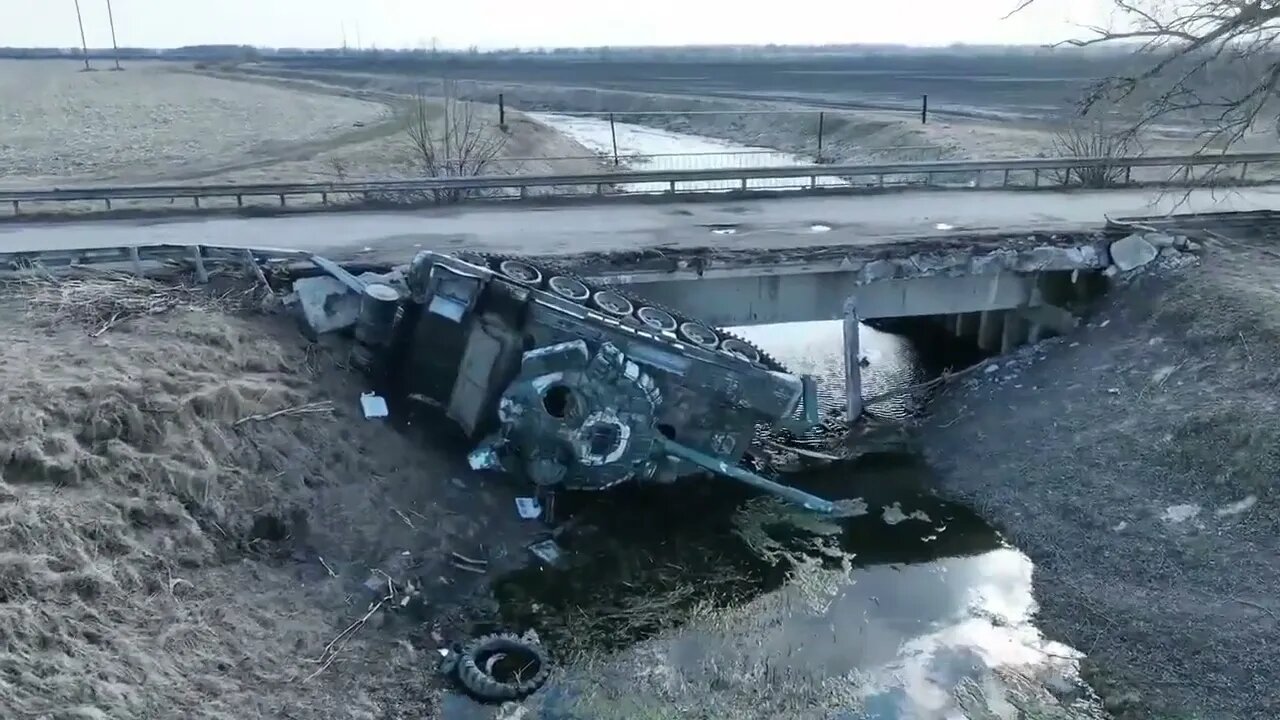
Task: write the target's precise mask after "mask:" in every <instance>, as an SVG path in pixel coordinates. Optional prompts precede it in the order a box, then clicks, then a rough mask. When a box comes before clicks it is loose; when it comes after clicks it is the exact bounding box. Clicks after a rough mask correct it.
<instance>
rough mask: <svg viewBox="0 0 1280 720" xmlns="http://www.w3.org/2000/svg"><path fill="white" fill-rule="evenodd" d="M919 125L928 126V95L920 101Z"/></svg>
mask: <svg viewBox="0 0 1280 720" xmlns="http://www.w3.org/2000/svg"><path fill="white" fill-rule="evenodd" d="M920 124H921V125H928V124H929V95H928V94H925V96H924V97H923V98H922V99H921V100H920Z"/></svg>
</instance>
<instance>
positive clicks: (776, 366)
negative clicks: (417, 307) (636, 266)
mask: <svg viewBox="0 0 1280 720" xmlns="http://www.w3.org/2000/svg"><path fill="white" fill-rule="evenodd" d="M466 256H474V257H480V258H484V260H485V261H486V263H487V267H488V268H489V269H490V270H492V271H493V272H495V273H497V274H499V275H502V271H501V270H498V266H499V265H500V264H502V262H503V261H504V260H518V261H520V262H522V263H525V264H526V265H531V266H533V267H535V268H537V269H538V271H539V272H541V273H542V276H543V278H544V284H545V280H550V279H551V277H552V276H555V275H561V276H564V277H569V278H573V279H574V280H577V281H578V282H580V283H582V284H583V285H586V286H587V289H588V290H589V291H590V292H591V295H593V296H594V295H595V294H596V293H597V292H599V291H601V290H609V291H612V292H615V293H617V294H619V295H621V296H623V297H625V298H626V299H628V300H630V301H631V304H632V305H635V306H636V308H640V307H643V306H646V305H647V306H649V307H652V308H657V309H659V310H662V311H664V312H667V313H669V314H670V315H671V317H673V318H675V319H676V326H677V327H678V326H680V325H682V324H684V323H686V322H692V323H697V324H699V325H703V326H705V327H708V328H711V329H712V330H714V331H715V332H716V334H717V335H719V336H720V341H721V343H723V342H724V340H726V339H728V338H732V339H734V340H737V341H738V342H741V343H743V344H745V345H748V346H750V347H751V348H752V349H754V350H755V351H756V352H757V353H759V354H760V362H759V363H752V364H758V365H759V366H760V367H763V368H764V369H766V370H773V371H776V372H784V373H785V372H790V371H788V370H787V368H786V366H785V365H783V364H782V363H781V362H779V361H778V360H777V359H776V358H774V357H773V356H772V355H770V354H769V353H767V352H765V351H764V348H762V347H760V346H759V345H756V344H755V343H753V342H751V341H749V340H747V339H746V338H744V337H742V336H740V335H736V334H734V333H731V332H729V331H728V330H725V329H724V328H721V327H716V326H715V325H712V324H711V323H706V322H703V321H702V320H699V319H698V318H695V317H690V316H689V315H688V314H687V313H683V312H680V311H679V310H676V309H675V308H672V307H668V306H666V305H663V304H662V303H659V302H654V301H653V300H650V299H649V298H646V297H644V296H643V295H637V294H635V293H633V292H631V291H630V290H629V289H628V288H627V286H626V285H604V284H601V283H598V282H593V281H591V280H589V279H587V278H584V277H582V276H581V275H578V274H577V273H576V272H574V271H572V270H570V269H569V268H567V267H564V266H562V265H558V264H554V263H547V264H544V263H539V262H532V261H530V260H529V259H528V258H525V257H520V256H517V255H499V254H494V253H482V252H476V251H474V250H467V251H464V252H462V253H458V254H456V255H455V257H458V259H460V260H462V261H463V262H467V257H466ZM503 277H506V276H505V275H503ZM545 291H546V292H554V291H552V290H545ZM563 299H565V300H568V298H563ZM570 302H573V301H570ZM582 304H583V306H584V307H586V308H587V309H589V310H591V311H592V312H596V313H600V312H601V311H600V310H597V309H596V308H593V307H591V306H590V305H587V304H586V303H582ZM604 314H607V313H604ZM632 319H633V320H636V318H635V317H634V313H633V317H632ZM637 322H639V321H638V320H637ZM646 330H648V331H649V332H657V331H654V330H652V329H651V328H647V327H646ZM676 342H679V343H681V344H682V345H691V344H692V343H690V342H688V341H687V340H681V339H679V338H678V337H677V338H676ZM715 352H719V353H722V354H724V355H727V356H729V357H735V358H737V357H738V356H736V355H732V354H730V353H726V352H724V351H723V350H720V349H719V348H717V349H716V350H715ZM738 359H739V360H742V362H749V361H747V360H743V359H742V358H738Z"/></svg>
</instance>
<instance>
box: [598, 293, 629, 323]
mask: <svg viewBox="0 0 1280 720" xmlns="http://www.w3.org/2000/svg"><path fill="white" fill-rule="evenodd" d="M591 301H592V303H593V304H594V305H595V306H596V307H597V308H598V309H600V310H602V311H604V312H606V313H608V314H610V315H614V316H616V317H620V318H624V317H627V316H629V315H630V314H631V312H632V311H633V310H635V306H634V305H632V304H631V301H630V300H628V299H626V298H625V297H623V296H622V295H619V294H618V293H616V292H614V291H612V290H601V291H600V292H598V293H596V294H595V295H594V296H593V297H592V298H591Z"/></svg>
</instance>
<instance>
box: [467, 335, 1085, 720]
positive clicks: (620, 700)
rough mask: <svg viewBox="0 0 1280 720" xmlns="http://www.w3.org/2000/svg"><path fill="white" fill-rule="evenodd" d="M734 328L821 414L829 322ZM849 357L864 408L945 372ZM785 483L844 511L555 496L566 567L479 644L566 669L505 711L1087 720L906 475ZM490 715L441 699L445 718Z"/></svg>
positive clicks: (830, 375)
mask: <svg viewBox="0 0 1280 720" xmlns="http://www.w3.org/2000/svg"><path fill="white" fill-rule="evenodd" d="M737 331H738V332H739V333H741V334H743V335H744V336H747V337H748V338H749V339H751V340H753V341H755V342H757V343H758V344H760V345H761V346H762V347H763V348H765V349H766V350H768V351H769V352H771V353H773V354H774V355H775V356H777V357H778V358H779V359H780V360H782V361H783V362H784V363H785V364H787V365H788V366H790V367H791V369H793V370H794V371H797V372H808V373H812V374H814V375H816V376H818V377H819V378H820V380H822V381H824V382H823V386H824V391H823V397H824V399H825V401H826V404H828V405H831V406H835V407H839V406H841V405H842V404H843V368H842V359H841V332H842V327H841V324H840V323H806V324H797V325H790V326H775V327H755V328H739V329H737ZM860 342H861V348H862V352H863V353H864V355H865V356H866V358H867V360H868V361H869V362H868V365H867V366H866V367H865V368H864V375H863V378H864V379H863V382H864V392H865V394H867V395H874V394H880V393H883V392H886V391H888V390H891V389H900V388H902V387H905V386H907V385H912V384H914V383H917V382H919V381H920V380H922V379H925V378H927V377H929V376H931V374H932V373H936V372H937V369H938V368H937V366H938V365H939V364H940V363H942V364H945V363H947V362H949V360H948V358H946V357H938V356H936V355H937V354H936V353H934V352H932V351H930V352H928V353H924V354H922V353H920V352H918V351H917V350H916V347H919V345H914V344H913V343H912V342H910V341H908V340H906V339H904V338H902V337H900V336H897V335H892V334H888V333H884V332H881V331H878V330H876V329H874V328H870V327H865V326H864V327H862V328H861V330H860ZM905 409H906V408H905V406H904V405H903V404H902V400H901V399H898V400H897V401H896V403H895V402H894V401H887V402H886V404H885V405H884V406H883V407H881V408H879V411H880V412H882V413H884V414H888V415H892V414H895V413H902V412H903V411H904V410H905ZM792 480H793V481H794V482H796V484H798V485H801V486H802V487H804V488H805V489H806V490H810V491H813V492H815V493H817V494H819V495H823V496H826V497H831V498H843V499H844V500H843V501H841V503H840V505H841V506H842V508H844V510H845V512H844V513H842V514H841V515H840V516H839V517H826V516H818V515H815V514H813V513H808V512H806V511H804V510H801V509H798V508H795V507H792V506H789V505H787V504H785V503H782V502H781V501H778V500H776V499H775V498H772V497H762V496H759V495H756V494H753V493H751V492H750V491H749V490H747V489H746V488H742V487H740V486H737V485H734V484H733V483H731V482H730V481H727V480H723V479H709V480H686V481H682V482H680V483H677V484H676V485H673V486H668V487H642V486H635V487H626V488H620V489H619V490H618V491H617V492H610V493H595V494H577V495H574V494H567V495H566V496H564V499H563V500H562V501H561V502H562V505H561V507H562V509H563V510H564V511H565V514H566V515H567V516H570V517H572V521H571V522H570V525H569V527H568V529H567V530H565V531H564V532H562V533H561V534H560V536H559V538H560V542H561V543H562V545H563V546H564V547H566V549H567V550H569V556H570V557H571V558H572V560H571V562H570V564H569V566H567V567H565V568H561V569H549V568H542V567H538V566H532V567H529V568H526V569H524V570H521V571H518V572H516V573H512V574H510V575H508V576H506V577H503V578H499V579H498V580H497V582H496V583H495V588H496V590H495V595H496V597H497V599H498V601H499V604H500V606H501V618H499V619H498V620H497V621H496V623H495V624H496V625H505V626H506V627H509V628H512V629H516V630H524V629H527V628H530V627H532V628H534V629H536V630H537V631H538V632H539V634H540V635H541V636H542V637H543V638H544V640H545V641H546V642H547V643H548V645H549V646H551V647H552V648H553V649H555V650H556V651H557V652H559V653H561V657H563V656H564V655H565V654H569V655H570V656H572V657H574V658H575V660H574V662H573V663H571V664H570V665H569V666H568V667H565V668H563V669H562V671H561V672H560V673H558V674H557V676H556V678H555V679H554V680H553V682H552V683H551V684H550V685H549V686H548V688H546V689H545V690H544V691H543V692H541V693H539V694H538V695H537V696H535V698H532V699H531V700H529V701H528V702H527V704H528V705H530V707H532V708H534V709H535V712H536V716H537V717H540V718H551V719H554V718H562V719H565V720H568V719H573V720H588V719H590V720H608V719H610V718H615V717H616V718H619V720H621V719H622V718H633V717H684V716H693V717H708V718H721V717H732V718H776V717H787V718H814V719H815V720H817V719H819V718H820V719H822V720H828V719H830V718H875V719H876V720H891V719H893V720H897V719H902V720H907V719H912V720H915V719H919V720H953V719H957V718H976V717H984V718H985V717H1019V716H1023V717H1055V718H1063V719H1070V718H1091V717H1096V716H1098V714H1099V710H1098V707H1097V705H1096V704H1095V703H1092V702H1090V701H1088V700H1087V699H1086V698H1090V697H1091V694H1090V693H1089V692H1088V690H1087V689H1086V688H1085V687H1084V686H1083V684H1082V683H1081V682H1080V681H1079V680H1078V677H1077V675H1076V662H1077V657H1078V653H1076V652H1075V651H1073V650H1072V649H1071V648H1069V647H1066V646H1062V645H1060V644H1057V643H1053V642H1050V641H1048V640H1046V639H1045V638H1044V637H1043V636H1042V635H1041V633H1040V632H1039V630H1038V629H1037V628H1036V627H1035V625H1034V624H1033V616H1034V613H1035V609H1036V604H1035V600H1034V597H1033V594H1032V575H1033V572H1034V567H1033V565H1032V563H1031V561H1030V560H1029V559H1028V558H1027V557H1026V556H1025V555H1023V554H1022V553H1020V552H1019V551H1018V550H1017V549H1016V548H1013V547H1010V546H1008V544H1007V543H1005V542H1004V540H1003V539H1002V538H1001V537H1000V535H999V534H998V533H997V532H996V531H995V530H993V529H992V528H991V527H990V526H989V525H988V524H987V523H986V522H985V521H984V520H983V519H982V518H981V517H979V516H978V515H977V514H975V513H974V512H973V511H971V510H969V509H968V508H966V507H964V506H962V505H957V504H954V503H949V502H946V501H945V500H942V499H940V498H937V497H935V496H933V495H932V494H930V492H929V491H928V489H929V488H930V487H931V486H932V482H931V476H930V473H929V469H928V468H927V467H926V466H924V465H923V464H922V463H921V462H918V461H903V460H901V459H890V458H880V459H874V458H870V459H863V460H862V461H860V462H859V463H857V464H855V465H853V466H844V467H834V468H827V469H824V470H821V471H817V472H812V473H806V474H805V475H804V476H801V477H796V478H793V479H792ZM620 508H625V509H626V510H625V512H620V511H619V509H620ZM655 609H656V611H655ZM490 629H493V628H492V627H477V631H487V630H490ZM584 657H585V659H584ZM492 713H493V710H492V709H491V708H490V709H485V708H481V707H480V706H477V705H475V704H472V703H469V702H467V701H465V700H464V699H462V698H460V697H456V696H455V697H452V698H451V699H450V700H449V701H448V704H447V705H446V712H445V716H446V717H451V718H453V717H492Z"/></svg>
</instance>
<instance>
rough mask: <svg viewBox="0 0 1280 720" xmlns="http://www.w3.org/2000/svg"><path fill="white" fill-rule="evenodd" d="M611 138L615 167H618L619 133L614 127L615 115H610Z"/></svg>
mask: <svg viewBox="0 0 1280 720" xmlns="http://www.w3.org/2000/svg"><path fill="white" fill-rule="evenodd" d="M609 138H610V139H611V140H612V141H613V166H614V167H617V166H618V131H617V130H615V129H614V127H613V113H609Z"/></svg>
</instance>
